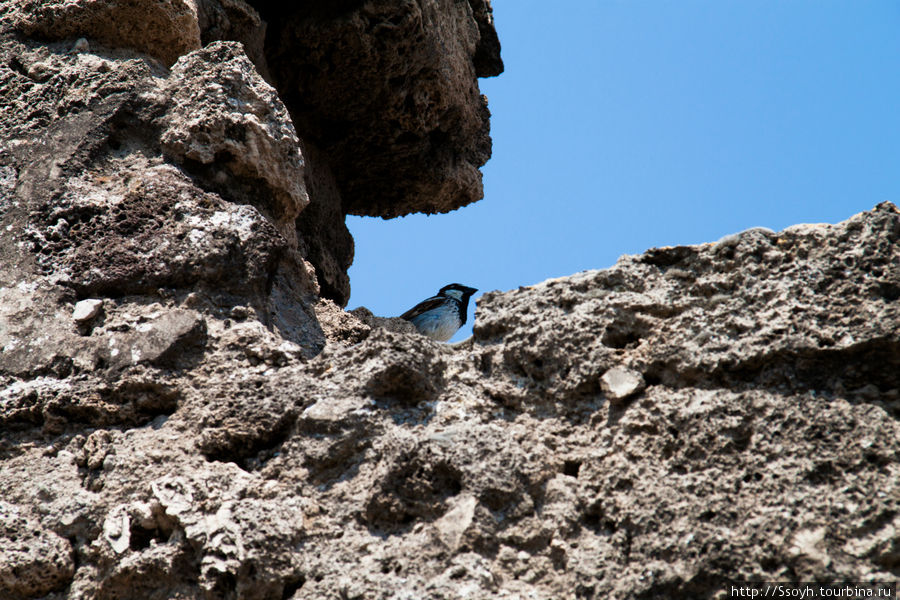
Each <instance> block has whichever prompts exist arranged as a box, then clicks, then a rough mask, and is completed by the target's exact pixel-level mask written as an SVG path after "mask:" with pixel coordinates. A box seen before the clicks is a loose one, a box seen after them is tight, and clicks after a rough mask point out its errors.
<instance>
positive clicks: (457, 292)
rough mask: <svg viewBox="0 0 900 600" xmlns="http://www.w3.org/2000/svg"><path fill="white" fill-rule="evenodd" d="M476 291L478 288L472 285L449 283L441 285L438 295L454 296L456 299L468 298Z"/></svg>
mask: <svg viewBox="0 0 900 600" xmlns="http://www.w3.org/2000/svg"><path fill="white" fill-rule="evenodd" d="M477 291H478V290H477V289H475V288H473V287H469V286H466V285H462V284H460V283H451V284H450V285H445V286H444V287H442V288H441V289H440V291H439V292H438V295H439V296H447V297H448V298H456V299H457V300H468V299H469V297H470V296H471V295H472V294H474V293H475V292H477Z"/></svg>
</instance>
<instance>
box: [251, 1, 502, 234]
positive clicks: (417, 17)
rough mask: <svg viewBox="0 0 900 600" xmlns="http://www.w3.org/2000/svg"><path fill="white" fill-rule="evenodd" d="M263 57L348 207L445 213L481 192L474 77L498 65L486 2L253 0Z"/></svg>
mask: <svg viewBox="0 0 900 600" xmlns="http://www.w3.org/2000/svg"><path fill="white" fill-rule="evenodd" d="M252 4H253V5H254V6H255V7H256V8H257V9H258V10H259V11H260V14H261V15H262V16H263V18H264V19H266V20H267V21H268V23H269V25H268V36H267V40H266V54H267V57H268V64H269V68H270V69H271V72H272V76H273V79H274V81H275V82H276V85H277V87H278V88H279V90H281V95H282V98H283V99H284V101H285V104H287V106H288V108H289V109H290V111H291V116H292V117H293V119H294V123H295V124H296V125H297V129H298V130H299V131H300V133H301V136H302V137H304V138H307V139H309V140H310V141H312V142H314V143H315V144H317V145H318V146H319V147H320V148H321V149H322V151H323V152H324V153H325V154H326V155H327V156H328V158H329V160H330V162H331V165H332V170H333V172H334V174H335V176H336V178H337V181H338V186H339V187H340V190H341V194H342V197H343V209H344V212H346V213H352V214H358V215H371V216H381V217H386V218H387V217H395V216H399V215H404V214H408V213H411V212H425V213H436V212H447V211H450V210H453V209H455V208H458V207H460V206H464V205H466V204H469V203H471V202H475V201H476V200H479V199H480V198H481V197H482V185H481V173H480V172H479V171H478V168H479V167H480V166H481V165H483V164H484V163H485V161H487V159H488V158H490V155H491V141H490V136H489V123H488V118H489V112H488V109H487V100H486V99H485V98H484V97H483V96H481V94H480V92H479V90H478V82H477V78H478V77H481V76H487V75H496V74H498V73H499V72H500V71H501V70H502V62H501V61H500V57H499V49H500V47H499V42H498V41H497V37H496V32H495V31H494V29H493V25H492V18H491V9H490V3H489V2H488V1H486V0H485V1H481V0H479V1H478V2H471V3H470V2H454V1H451V0H428V1H425V2H419V1H414V0H405V1H403V2H387V1H379V2H366V3H362V2H337V3H335V2H321V3H319V2H309V3H304V4H303V5H302V6H294V5H292V4H285V3H275V2H263V1H256V2H252Z"/></svg>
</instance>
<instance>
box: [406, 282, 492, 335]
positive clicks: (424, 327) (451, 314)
mask: <svg viewBox="0 0 900 600" xmlns="http://www.w3.org/2000/svg"><path fill="white" fill-rule="evenodd" d="M477 291H478V290H476V289H475V288H471V287H468V286H465V285H461V284H459V283H451V284H450V285H445V286H444V287H442V288H441V289H440V290H439V291H438V293H437V295H435V296H432V297H431V298H428V299H427V300H422V301H421V302H419V303H418V304H416V305H415V306H413V307H412V308H411V309H409V310H408V311H406V312H405V313H403V314H402V315H400V318H401V319H406V320H407V321H409V322H410V323H412V324H413V325H415V327H416V329H418V330H419V333H421V334H422V335H424V336H427V337H430V338H431V339H433V340H437V341H439V342H446V341H447V340H449V339H450V338H452V337H453V334H454V333H456V332H457V331H458V330H459V328H460V327H462V326H463V325H465V324H466V313H467V312H468V311H469V298H470V297H471V296H472V294H474V293H475V292H477Z"/></svg>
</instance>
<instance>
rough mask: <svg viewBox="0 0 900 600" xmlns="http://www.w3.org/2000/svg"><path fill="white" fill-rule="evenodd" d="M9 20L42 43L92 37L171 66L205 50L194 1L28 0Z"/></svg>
mask: <svg viewBox="0 0 900 600" xmlns="http://www.w3.org/2000/svg"><path fill="white" fill-rule="evenodd" d="M10 4H11V5H12V9H11V10H8V11H5V14H4V15H3V18H4V21H6V22H7V23H9V24H10V25H11V26H12V27H13V28H14V29H17V30H19V31H22V32H23V33H24V34H25V35H28V36H33V37H35V38H38V39H42V40H49V41H58V40H64V39H67V38H76V37H89V38H93V39H97V40H99V41H100V42H102V43H104V44H107V45H109V46H112V47H118V48H129V49H134V50H138V51H139V52H144V53H146V54H149V55H151V56H155V57H156V58H158V59H160V60H161V61H163V62H164V63H165V64H167V65H170V64H172V63H173V62H175V60H177V59H178V57H179V56H182V55H183V54H187V53H188V52H190V51H191V50H196V49H197V48H199V47H200V28H199V24H198V21H197V8H196V5H195V3H194V2H193V1H191V0H162V1H159V2H152V3H149V4H148V3H146V2H141V1H140V0H119V1H116V2H110V1H108V0H74V1H72V0H66V1H62V0H50V1H47V0H25V1H24V2H12V3H10Z"/></svg>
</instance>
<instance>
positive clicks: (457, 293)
mask: <svg viewBox="0 0 900 600" xmlns="http://www.w3.org/2000/svg"><path fill="white" fill-rule="evenodd" d="M444 295H445V296H449V297H450V298H456V299H457V300H462V297H463V293H462V292H461V291H459V290H447V291H446V292H444Z"/></svg>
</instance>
